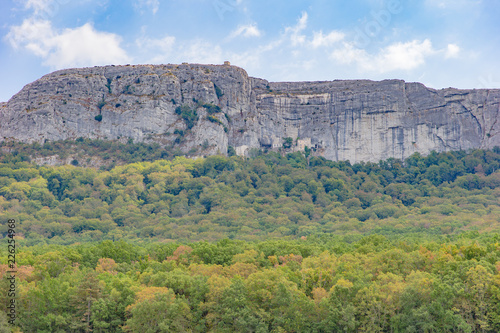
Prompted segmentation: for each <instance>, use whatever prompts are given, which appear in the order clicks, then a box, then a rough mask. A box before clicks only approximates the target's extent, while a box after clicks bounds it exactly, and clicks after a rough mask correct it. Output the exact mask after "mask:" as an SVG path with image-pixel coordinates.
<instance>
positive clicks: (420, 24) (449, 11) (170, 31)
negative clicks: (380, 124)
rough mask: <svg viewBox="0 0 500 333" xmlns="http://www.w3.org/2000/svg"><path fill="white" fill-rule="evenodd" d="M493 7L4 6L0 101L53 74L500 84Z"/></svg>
mask: <svg viewBox="0 0 500 333" xmlns="http://www.w3.org/2000/svg"><path fill="white" fill-rule="evenodd" d="M499 17H500V1H497V0H310V1H298V0H265V1H264V0H166V1H162V0H2V1H1V2H0V102H1V101H7V100H8V99H9V98H10V97H12V96H13V95H14V94H15V93H17V92H18V91H19V90H21V89H22V87H23V86H24V85H26V84H28V83H30V82H32V81H34V80H36V79H38V78H40V77H41V76H43V75H45V74H48V73H50V72H52V71H54V70H57V69H63V68H73V67H89V66H96V65H109V64H114V65H119V64H166V63H171V64H180V63H183V62H190V63H203V64H222V63H223V62H224V61H226V60H227V61H230V62H231V64H232V65H236V66H240V67H242V68H244V69H245V70H246V71H247V73H248V74H249V75H250V76H253V77H259V78H263V79H266V80H269V81H319V80H321V81H322V80H336V79H370V80H384V79H403V80H405V81H409V82H414V81H418V82H422V83H424V84H425V85H427V86H428V87H431V88H436V89H439V88H447V87H455V88H500V57H499V55H500V21H499V19H498V18H499Z"/></svg>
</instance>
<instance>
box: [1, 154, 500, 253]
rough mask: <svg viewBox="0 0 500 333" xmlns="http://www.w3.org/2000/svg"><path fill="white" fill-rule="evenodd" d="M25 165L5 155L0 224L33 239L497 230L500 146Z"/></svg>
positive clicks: (261, 237)
mask: <svg viewBox="0 0 500 333" xmlns="http://www.w3.org/2000/svg"><path fill="white" fill-rule="evenodd" d="M148 151H151V150H149V149H147V146H146V147H145V148H144V152H145V153H146V154H147V153H148ZM20 157H21V158H20ZM22 159H23V158H22V155H20V154H19V153H18V152H17V151H13V152H11V153H4V154H3V155H2V157H1V159H0V161H2V162H3V164H0V208H1V210H0V218H1V219H4V220H7V219H9V218H15V219H19V220H20V221H22V223H21V224H20V225H19V226H18V230H17V233H18V236H20V237H22V238H24V239H25V240H26V242H27V244H37V243H39V242H42V243H43V242H49V243H59V244H70V243H73V242H78V241H96V240H97V241H99V240H104V239H111V240H114V239H129V240H133V241H136V240H140V239H149V240H156V241H174V240H185V241H196V240H212V241H216V240H219V239H222V238H226V237H229V238H235V239H242V240H264V239H267V238H269V237H271V238H272V237H291V238H297V237H301V236H308V235H311V234H317V233H335V234H337V235H350V234H354V235H363V234H371V233H375V232H376V233H379V234H385V235H392V234H408V233H424V234H429V233H430V234H436V235H441V234H443V235H448V234H450V235H452V234H459V233H461V232H464V231H468V230H481V231H486V230H489V231H491V230H499V222H500V221H499V220H498V216H499V215H500V207H499V206H500V203H499V199H498V198H499V197H500V193H499V192H498V191H499V188H500V187H499V185H500V178H499V175H500V174H499V171H498V170H499V168H500V151H499V150H498V148H495V149H494V150H492V151H485V150H476V151H472V152H470V153H469V154H467V153H465V152H463V151H462V152H448V153H435V152H432V153H431V154H429V155H428V156H427V157H422V156H420V155H418V154H415V155H412V156H411V157H410V158H408V159H407V160H405V161H404V162H403V161H400V160H395V159H389V160H385V161H381V162H380V163H359V164H353V165H351V164H350V163H348V162H332V161H328V160H326V159H324V158H322V157H311V156H308V157H307V158H306V156H305V155H304V154H302V153H299V152H296V153H291V154H287V155H280V154H277V153H268V154H262V155H257V156H255V157H252V158H250V159H245V158H242V157H238V156H232V157H224V156H220V155H219V156H211V157H208V158H206V159H197V160H192V159H186V158H184V157H175V158H174V159H173V160H170V161H168V160H156V161H152V162H136V163H126V164H123V165H120V166H115V167H112V166H111V167H110V168H109V167H103V168H101V169H100V170H96V169H93V168H83V167H75V166H73V165H66V166H57V167H52V166H36V165H32V164H29V163H27V162H23V161H22ZM1 228H2V229H1V232H2V233H3V234H4V235H5V233H6V232H7V226H6V225H2V226H1Z"/></svg>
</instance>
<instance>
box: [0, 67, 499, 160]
mask: <svg viewBox="0 0 500 333" xmlns="http://www.w3.org/2000/svg"><path fill="white" fill-rule="evenodd" d="M499 103H500V90H498V89H497V90H495V89H479V90H476V89H474V90H458V89H453V88H448V89H442V90H434V89H430V88H427V87H425V86H424V85H422V84H419V83H406V82H404V81H401V80H385V81H380V82H374V81H368V80H336V81H324V82H268V81H266V80H262V79H257V78H252V77H249V76H248V75H247V73H246V72H245V71H244V70H243V69H241V68H238V67H235V66H231V65H230V64H229V63H226V64H224V65H199V64H182V65H137V66H130V65H127V66H105V67H92V68H80V69H67V70H61V71H57V72H54V73H51V74H48V75H45V76H44V77H42V78H40V79H39V80H37V81H35V82H33V83H30V84H28V85H26V86H25V87H24V88H23V89H22V90H21V91H20V92H19V93H18V94H16V95H15V96H13V97H12V98H11V99H10V100H9V101H8V102H7V103H0V141H3V140H17V141H23V142H35V141H36V142H44V141H45V140H61V139H68V138H69V139H76V138H78V137H85V138H101V139H110V140H111V139H120V140H126V139H128V138H133V139H134V140H135V141H147V142H158V143H160V144H163V145H177V146H178V148H179V149H181V150H182V151H183V152H185V153H188V152H191V154H194V155H196V154H198V155H208V154H216V153H218V152H220V153H226V152H227V150H228V146H232V147H234V148H235V151H236V152H237V153H238V154H247V153H248V152H249V151H250V150H251V149H252V148H257V149H268V150H273V149H274V150H278V149H282V147H283V145H284V143H290V139H289V138H291V139H292V140H293V141H292V144H291V147H290V148H289V150H301V149H304V148H305V147H306V146H307V147H310V148H313V154H314V155H320V156H324V157H325V158H327V159H331V160H350V161H351V162H359V161H373V162H377V161H379V160H381V159H386V158H389V157H395V158H406V157H408V156H410V155H411V154H413V153H415V152H419V153H421V154H426V153H428V152H430V151H431V150H436V151H447V150H460V149H463V150H467V149H471V148H492V147H494V146H500V121H499V118H500V109H499V108H500V104H499ZM203 105H205V107H204V106H203ZM180 107H184V109H185V110H196V117H193V118H191V124H188V122H187V121H186V119H187V118H189V117H185V118H184V119H183V114H181V112H180V109H179V108H180ZM176 110H177V112H176ZM193 114H194V113H193ZM193 114H191V116H192V115H193ZM189 127H191V128H189ZM180 136H182V138H181V139H180V138H179V137H180ZM284 138H288V139H286V140H285V139H284ZM285 141H286V142H285ZM193 152H194V153H193Z"/></svg>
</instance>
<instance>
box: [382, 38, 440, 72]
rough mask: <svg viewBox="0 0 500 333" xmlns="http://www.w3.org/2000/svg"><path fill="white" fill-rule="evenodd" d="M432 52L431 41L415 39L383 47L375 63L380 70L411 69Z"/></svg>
mask: <svg viewBox="0 0 500 333" xmlns="http://www.w3.org/2000/svg"><path fill="white" fill-rule="evenodd" d="M432 53H434V51H433V49H432V44H431V41H430V40H428V39H426V40H424V41H423V42H419V41H417V40H414V41H411V42H407V43H395V44H392V45H389V46H388V47H387V48H385V49H383V50H382V51H381V53H380V54H379V55H378V56H377V59H376V60H377V61H376V63H377V64H378V66H377V67H379V70H380V71H383V72H388V71H392V70H398V69H403V70H411V69H414V68H416V67H418V66H420V65H422V64H424V63H425V57H426V56H428V55H431V54H432Z"/></svg>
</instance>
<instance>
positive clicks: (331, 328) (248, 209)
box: [0, 139, 500, 333]
mask: <svg viewBox="0 0 500 333" xmlns="http://www.w3.org/2000/svg"><path fill="white" fill-rule="evenodd" d="M60 147H77V149H78V150H81V151H87V152H89V151H91V152H97V155H98V156H101V157H102V156H104V155H103V154H109V155H110V158H113V159H115V161H116V162H118V163H120V164H121V163H123V164H122V165H116V166H112V165H109V164H105V165H103V166H102V167H101V168H98V169H97V168H85V167H81V166H75V165H62V166H48V165H46V166H39V165H36V164H30V163H29V162H28V160H29V155H30V154H33V153H35V152H38V153H39V154H42V155H43V154H53V153H61V154H62V155H64V154H66V153H67V151H65V150H64V149H60ZM126 147H128V148H130V149H132V150H133V149H136V150H135V151H126V149H127V148H126ZM152 147H156V146H149V145H147V144H144V143H140V144H133V143H131V144H129V145H123V146H119V145H118V144H116V143H115V144H114V145H112V144H111V143H110V141H98V140H95V141H91V140H87V139H82V140H80V141H79V142H69V141H63V142H57V143H46V144H44V145H43V146H40V145H37V144H33V145H20V144H16V145H10V146H8V145H7V146H2V150H3V152H2V153H0V220H2V221H10V223H2V225H1V227H0V228H1V229H0V232H1V233H2V236H3V237H4V246H2V247H1V248H0V288H1V289H2V290H14V291H15V293H16V298H15V304H16V307H15V311H17V312H16V313H17V318H16V320H15V323H14V324H15V327H17V328H15V329H14V331H16V329H17V331H18V332H19V331H22V332H71V333H80V332H90V331H94V332H99V331H101V332H116V333H119V332H137V333H139V332H141V333H142V332H151V333H153V332H183V333H184V332H200V333H202V332H318V333H319V332H340V331H344V332H389V331H393V332H405V331H406V332H471V333H472V332H491V333H493V332H498V331H499V329H500V321H499V319H498V318H500V310H499V309H500V307H499V304H500V273H499V272H500V243H499V239H500V234H499V230H500V220H499V216H500V201H499V198H500V149H499V148H498V147H497V148H494V149H493V150H473V151H469V152H464V151H456V152H446V153H436V152H431V153H430V154H429V155H428V156H425V157H423V156H421V155H419V154H414V155H412V156H410V157H409V158H408V159H406V160H405V161H401V160H397V159H387V160H384V161H381V162H379V163H357V164H351V163H349V162H343V161H342V162H333V161H328V160H326V159H325V158H322V157H311V156H310V155H308V154H303V153H300V152H295V153H290V154H283V155H281V154H278V153H267V154H264V153H262V152H255V153H256V155H255V156H253V157H250V158H243V157H239V156H231V157H226V156H221V155H217V156H210V157H207V158H201V159H196V160H194V159H187V158H185V157H182V156H177V157H175V156H174V155H172V156H170V157H172V159H171V160H162V159H157V158H156V156H155V152H156V150H154V149H152ZM5 150H9V152H5ZM69 150H71V149H69ZM112 150H115V153H114V154H111V153H110V152H111V151H112ZM116 150H120V151H116ZM121 150H123V151H121ZM148 152H149V154H148ZM160 153H162V152H161V151H160ZM165 153H167V154H169V152H168V151H166V152H165ZM126 158H128V159H130V160H131V161H133V160H136V161H135V162H127V160H126ZM148 158H150V159H151V161H137V160H146V159H148ZM74 164H76V163H74ZM13 220H15V221H16V223H15V226H13V224H12V221H13ZM11 228H14V229H15V236H14V237H9V235H12V229H11ZM9 229H11V230H9ZM7 241H10V242H12V241H15V245H16V247H15V253H16V264H17V265H15V266H13V267H14V270H15V273H14V274H15V286H14V287H12V286H13V284H12V278H11V277H12V274H13V273H12V272H11V270H12V267H9V266H8V264H9V263H10V262H9V261H8V260H9V259H10V257H9V256H8V251H10V250H11V248H8V247H7ZM9 288H10V289H9ZM13 288H14V289H13ZM11 295H12V294H8V293H7V292H5V293H2V294H1V295H0V301H1V302H3V304H10V303H9V301H10V299H12V296H11ZM7 314H11V313H10V309H7V312H5V310H4V311H0V331H1V330H2V329H3V328H5V327H7V325H8V324H7V320H9V319H11V317H8V316H7Z"/></svg>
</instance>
